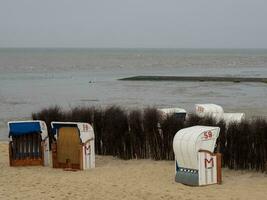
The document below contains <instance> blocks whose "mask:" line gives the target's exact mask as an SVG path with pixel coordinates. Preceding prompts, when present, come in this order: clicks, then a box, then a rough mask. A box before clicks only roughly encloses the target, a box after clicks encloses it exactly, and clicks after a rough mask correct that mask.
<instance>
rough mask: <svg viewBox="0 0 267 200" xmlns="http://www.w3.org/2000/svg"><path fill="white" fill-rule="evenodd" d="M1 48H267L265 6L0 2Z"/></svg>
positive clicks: (200, 0) (243, 1)
mask: <svg viewBox="0 0 267 200" xmlns="http://www.w3.org/2000/svg"><path fill="white" fill-rule="evenodd" d="M0 47H92V48H93V47H131V48H135V47H147V48H155V47H156V48H157V47H159V48H168V47H170V48H267V0H94V1H93V0H0Z"/></svg>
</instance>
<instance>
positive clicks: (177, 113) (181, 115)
mask: <svg viewBox="0 0 267 200" xmlns="http://www.w3.org/2000/svg"><path fill="white" fill-rule="evenodd" d="M158 110H159V111H160V112H162V113H163V114H164V115H165V116H166V115H172V114H175V116H176V117H177V118H185V117H186V110H185V109H183V108H161V109H158Z"/></svg>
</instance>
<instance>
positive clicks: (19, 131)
mask: <svg viewBox="0 0 267 200" xmlns="http://www.w3.org/2000/svg"><path fill="white" fill-rule="evenodd" d="M8 128H9V137H12V136H21V135H28V134H41V136H42V139H45V138H46V137H47V128H46V124H45V122H43V121H35V120H34V121H11V122H8Z"/></svg>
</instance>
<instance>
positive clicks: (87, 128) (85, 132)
mask: <svg viewBox="0 0 267 200" xmlns="http://www.w3.org/2000/svg"><path fill="white" fill-rule="evenodd" d="M51 125H52V132H53V134H54V135H55V137H56V138H57V136H58V135H57V134H58V130H59V129H60V128H61V127H77V128H78V130H79V137H80V140H81V142H82V143H85V142H87V141H88V140H91V139H94V137H95V136H94V130H93V127H92V126H91V125H90V124H88V123H80V122H51Z"/></svg>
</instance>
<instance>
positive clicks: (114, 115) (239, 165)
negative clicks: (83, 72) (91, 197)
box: [32, 106, 267, 172]
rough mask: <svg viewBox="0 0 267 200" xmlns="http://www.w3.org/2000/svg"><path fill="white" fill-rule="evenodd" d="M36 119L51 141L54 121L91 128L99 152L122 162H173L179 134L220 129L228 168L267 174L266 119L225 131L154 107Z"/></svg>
mask: <svg viewBox="0 0 267 200" xmlns="http://www.w3.org/2000/svg"><path fill="white" fill-rule="evenodd" d="M32 118H33V119H35V120H37V119H38V120H43V121H45V122H46V124H47V126H48V131H49V138H50V140H52V139H53V136H52V135H51V126H50V123H51V121H74V122H87V123H90V124H92V126H93V127H94V131H95V151H96V153H97V154H99V155H113V156H117V157H119V158H122V159H133V158H151V159H155V160H173V159H174V155H173V148H172V140H173V137H174V135H175V134H176V133H177V131H179V130H180V129H182V128H185V127H189V126H195V125H207V126H219V127H220V136H219V138H218V140H217V147H216V148H217V151H220V152H221V153H222V156H223V157H222V158H223V160H222V163H223V166H225V167H228V168H230V169H255V170H257V171H262V172H263V171H267V165H266V163H267V162H266V161H267V121H266V120H264V119H256V120H251V121H243V122H241V123H231V124H229V125H227V126H226V124H225V122H224V121H220V122H216V121H215V120H214V119H213V118H210V117H204V118H200V117H198V116H196V115H194V114H193V115H189V117H188V118H187V119H186V121H184V120H181V119H177V118H176V116H175V115H168V116H163V115H162V113H160V112H159V111H158V110H157V109H156V108H153V107H152V108H151V107H150V108H145V109H143V110H141V109H133V110H125V109H123V108H121V107H119V106H110V107H107V108H101V107H98V108H96V107H74V108H71V109H69V110H67V111H66V110H62V109H61V108H60V107H59V106H53V107H50V108H47V109H42V110H41V111H39V112H36V113H33V114H32Z"/></svg>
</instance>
